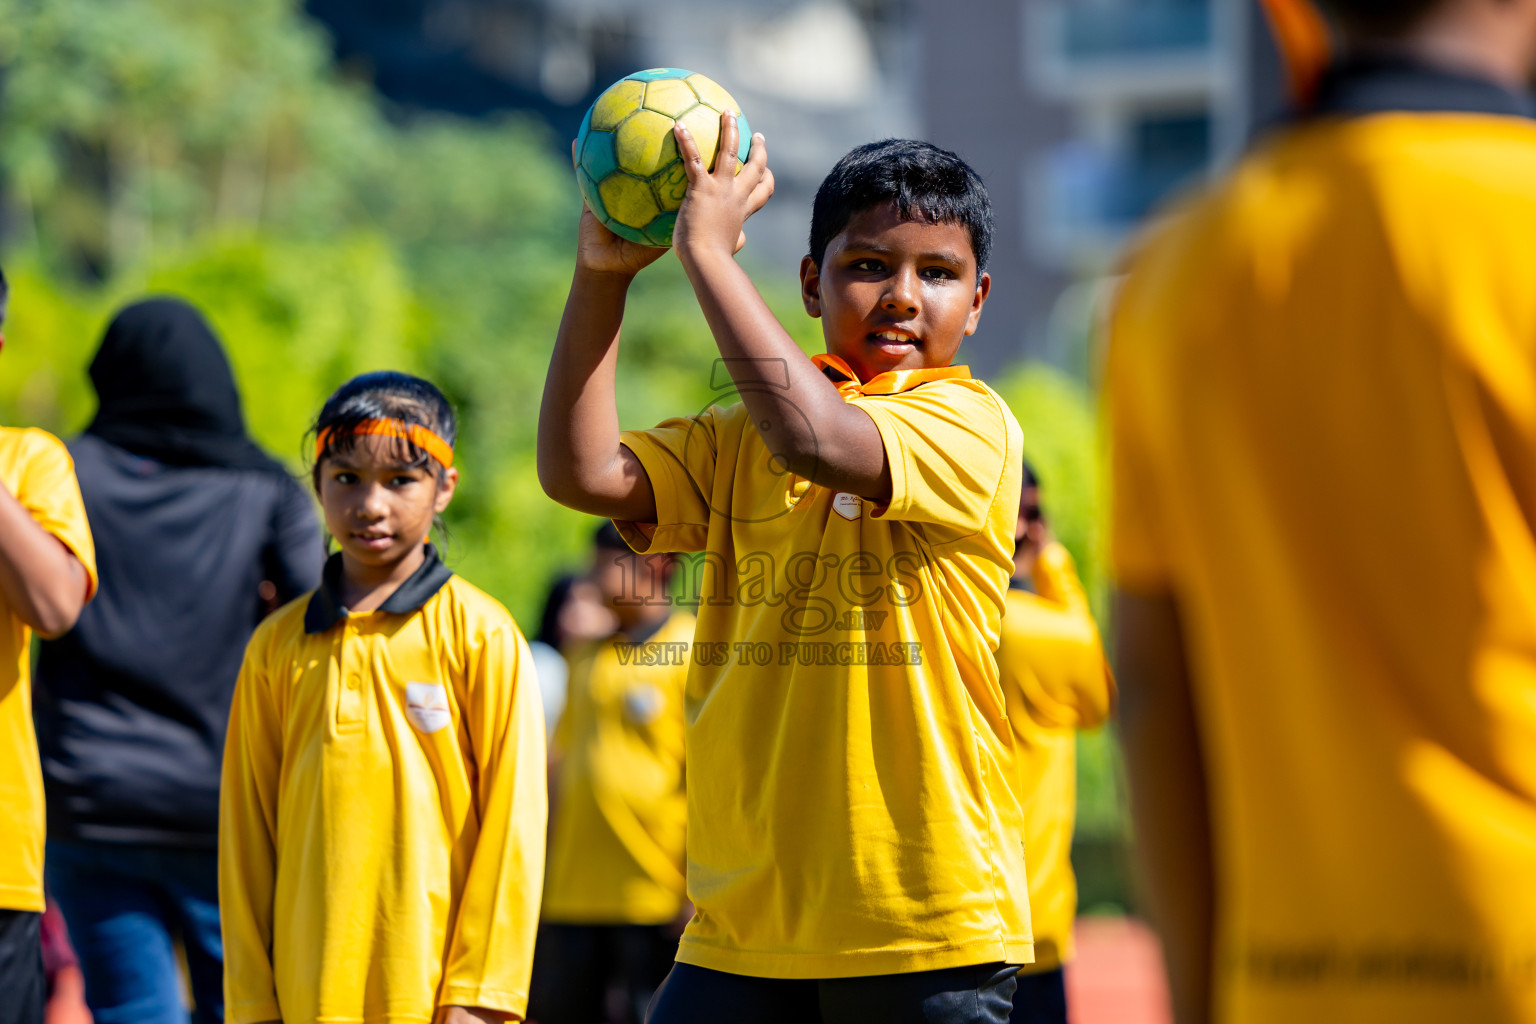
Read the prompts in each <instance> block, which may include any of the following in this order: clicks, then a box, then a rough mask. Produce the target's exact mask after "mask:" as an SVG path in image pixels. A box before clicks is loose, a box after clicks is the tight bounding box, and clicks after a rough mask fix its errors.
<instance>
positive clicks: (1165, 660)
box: [1115, 592, 1216, 1024]
mask: <svg viewBox="0 0 1536 1024" xmlns="http://www.w3.org/2000/svg"><path fill="white" fill-rule="evenodd" d="M1115 655H1116V658H1115V661H1116V672H1117V674H1118V676H1119V679H1120V690H1121V697H1120V719H1121V737H1122V739H1123V741H1124V744H1125V753H1126V775H1127V778H1128V779H1129V781H1130V790H1131V815H1132V819H1133V821H1134V824H1135V830H1136V849H1137V859H1138V860H1139V861H1140V864H1141V868H1142V872H1143V875H1144V882H1145V885H1146V890H1147V899H1148V903H1149V905H1150V908H1151V911H1152V916H1153V919H1154V921H1155V923H1156V924H1157V927H1158V930H1159V932H1160V933H1161V935H1162V939H1163V951H1164V958H1165V960H1166V963H1167V971H1168V979H1169V988H1170V990H1171V994H1172V996H1173V1004H1174V1012H1175V1019H1176V1020H1177V1021H1178V1024H1206V1022H1207V1021H1209V1020H1210V999H1211V992H1210V988H1211V977H1212V970H1211V967H1212V959H1213V956H1214V947H1213V935H1214V930H1215V905H1216V880H1215V858H1214V853H1213V850H1212V845H1211V844H1212V836H1211V820H1210V806H1209V801H1208V796H1207V790H1206V777H1205V761H1204V757H1203V754H1202V751H1201V746H1200V735H1199V729H1198V727H1197V722H1196V718H1195V709H1194V700H1193V694H1192V693H1191V690H1190V680H1189V673H1188V667H1187V662H1186V659H1185V654H1184V646H1183V638H1182V635H1181V630H1180V625H1179V616H1178V609H1177V606H1176V605H1175V604H1174V601H1173V599H1172V597H1169V596H1166V595H1163V596H1156V597H1153V596H1142V595H1133V594H1127V593H1123V592H1122V593H1117V594H1116V596H1115Z"/></svg>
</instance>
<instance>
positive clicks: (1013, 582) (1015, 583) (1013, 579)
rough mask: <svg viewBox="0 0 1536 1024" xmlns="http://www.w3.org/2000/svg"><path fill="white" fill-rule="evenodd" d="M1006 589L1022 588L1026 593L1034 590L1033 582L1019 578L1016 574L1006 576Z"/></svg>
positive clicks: (1031, 592)
mask: <svg viewBox="0 0 1536 1024" xmlns="http://www.w3.org/2000/svg"><path fill="white" fill-rule="evenodd" d="M1008 589H1009V590H1022V591H1023V592H1024V593H1026V594H1033V593H1034V592H1035V587H1034V584H1032V583H1031V582H1030V581H1029V580H1021V579H1019V578H1018V577H1017V576H1009V577H1008Z"/></svg>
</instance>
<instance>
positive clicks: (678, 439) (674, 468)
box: [614, 406, 720, 552]
mask: <svg viewBox="0 0 1536 1024" xmlns="http://www.w3.org/2000/svg"><path fill="white" fill-rule="evenodd" d="M717 411H718V410H717V407H713V406H712V407H710V408H709V409H707V410H705V411H704V412H703V413H700V414H699V415H697V416H686V417H682V418H680V419H671V420H666V421H664V422H663V423H661V424H659V425H658V426H656V427H653V428H651V429H650V430H626V431H624V433H623V434H622V435H620V440H621V441H622V442H623V444H624V447H626V448H628V449H629V450H630V451H632V452H634V453H635V457H636V458H638V459H639V460H640V464H641V465H642V466H644V467H645V474H646V476H648V477H650V480H651V490H652V491H653V492H654V493H655V495H656V522H655V523H626V522H623V521H619V520H615V522H614V525H615V526H617V527H618V528H619V532H620V533H621V534H623V536H624V539H625V540H626V541H628V542H629V545H630V546H631V547H633V548H634V549H635V550H636V551H639V552H646V551H658V552H659V551H703V550H704V547H705V544H706V543H707V538H708V533H709V511H710V505H709V502H710V495H711V493H712V491H713V489H714V483H715V466H716V464H717V463H718V461H719V456H720V452H719V446H718V444H717V441H718V432H717V430H716V412H717Z"/></svg>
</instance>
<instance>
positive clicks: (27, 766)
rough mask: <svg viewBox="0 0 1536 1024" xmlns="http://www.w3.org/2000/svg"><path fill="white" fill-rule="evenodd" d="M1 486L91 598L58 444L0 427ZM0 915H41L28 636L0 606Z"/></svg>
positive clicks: (38, 792) (68, 465)
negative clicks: (74, 569)
mask: <svg viewBox="0 0 1536 1024" xmlns="http://www.w3.org/2000/svg"><path fill="white" fill-rule="evenodd" d="M0 487H4V488H5V489H6V490H8V491H10V492H11V494H12V496H13V497H15V498H16V500H17V501H19V502H21V505H22V507H23V508H25V509H26V510H27V511H28V512H30V513H32V518H33V519H35V520H37V522H38V523H39V524H41V526H42V527H43V529H45V530H47V531H48V532H49V533H51V534H53V535H54V536H55V537H57V538H59V540H61V541H63V542H64V545H65V546H66V547H67V548H69V550H70V551H72V552H73V553H74V555H75V557H76V558H78V559H79V560H80V564H81V565H82V566H84V567H85V575H86V578H87V580H88V581H89V585H88V590H87V597H89V596H90V595H93V594H95V593H96V549H95V547H94V546H93V544H92V543H91V528H90V525H89V524H88V523H87V522H86V519H85V504H84V502H82V501H81V500H80V484H79V482H78V481H76V480H75V464H74V460H72V459H71V458H70V457H69V451H68V450H67V449H66V448H65V447H64V445H63V443H62V442H61V441H60V440H59V439H58V438H56V437H54V436H53V435H52V434H49V433H47V432H45V431H42V430H33V429H23V428H17V427H0ZM0 613H3V614H4V621H3V622H0V910H29V911H36V912H38V913H42V910H43V839H44V834H45V831H46V826H45V824H44V821H45V815H44V812H43V771H42V766H41V764H40V763H39V762H38V754H37V734H36V733H35V732H34V731H33V729H32V648H31V642H32V630H31V629H30V628H28V626H27V624H26V623H24V622H22V621H21V619H19V618H17V616H16V613H15V612H13V611H12V610H11V609H10V608H8V607H6V605H5V602H4V600H0Z"/></svg>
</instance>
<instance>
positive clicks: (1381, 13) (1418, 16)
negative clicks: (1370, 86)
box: [1318, 0, 1445, 39]
mask: <svg viewBox="0 0 1536 1024" xmlns="http://www.w3.org/2000/svg"><path fill="white" fill-rule="evenodd" d="M1444 2H1445V0H1318V6H1319V7H1321V8H1322V9H1323V10H1324V11H1325V12H1326V13H1328V14H1330V15H1332V16H1333V18H1334V20H1336V21H1337V22H1338V23H1339V26H1340V27H1341V28H1343V29H1345V30H1346V31H1348V32H1354V33H1359V34H1361V35H1366V36H1374V37H1377V38H1388V39H1390V38H1393V37H1396V36H1400V35H1402V34H1403V33H1405V32H1407V31H1409V30H1410V29H1412V28H1413V27H1414V26H1415V25H1417V24H1418V23H1419V22H1420V21H1421V20H1423V19H1424V18H1425V17H1426V16H1427V15H1428V14H1429V13H1430V12H1431V11H1433V10H1434V9H1435V8H1436V7H1439V6H1440V5H1441V4H1442V3H1444Z"/></svg>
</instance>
